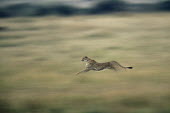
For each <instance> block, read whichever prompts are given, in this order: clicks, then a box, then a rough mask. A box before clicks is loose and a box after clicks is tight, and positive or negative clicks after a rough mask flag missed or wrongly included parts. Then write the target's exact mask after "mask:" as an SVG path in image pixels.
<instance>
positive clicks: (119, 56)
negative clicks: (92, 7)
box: [0, 13, 170, 113]
mask: <svg viewBox="0 0 170 113" xmlns="http://www.w3.org/2000/svg"><path fill="white" fill-rule="evenodd" d="M169 19H170V15H169V14H168V13H159V14H158V13H157V14H156V13H155V14H133V15H126V16H125V15H124V16H116V15H103V16H102V15H101V16H97V15H96V16H73V17H53V16H48V17H41V18H38V17H36V18H8V19H1V26H3V27H4V28H7V29H6V30H5V31H1V33H0V51H1V54H0V92H1V93H0V111H3V113H169V112H170V107H169V106H170V91H169V89H170V82H169V81H170V76H169V75H170V74H169V72H170V71H169V65H170V58H169V56H170V50H169V47H170V45H169V43H170V40H169V37H170V33H169V29H170V25H169V22H168V21H167V20H169ZM83 56H89V57H90V58H92V59H95V60H97V61H98V62H106V61H112V60H115V61H118V62H120V64H122V65H124V66H133V67H134V69H133V70H128V71H127V72H113V71H112V70H105V71H101V72H94V71H91V72H88V73H84V74H81V75H79V76H76V75H75V74H76V73H77V72H78V71H81V70H83V69H84V63H83V62H81V58H82V57H83Z"/></svg>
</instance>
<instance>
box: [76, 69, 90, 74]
mask: <svg viewBox="0 0 170 113" xmlns="http://www.w3.org/2000/svg"><path fill="white" fill-rule="evenodd" d="M90 70H91V69H85V70H83V71H80V72H78V73H77V74H76V75H78V74H80V73H84V72H88V71H90Z"/></svg>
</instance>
